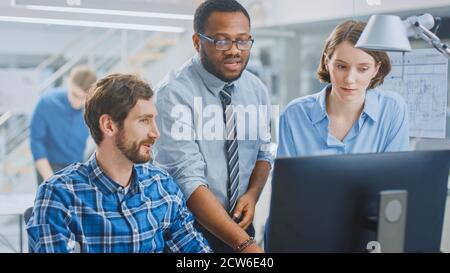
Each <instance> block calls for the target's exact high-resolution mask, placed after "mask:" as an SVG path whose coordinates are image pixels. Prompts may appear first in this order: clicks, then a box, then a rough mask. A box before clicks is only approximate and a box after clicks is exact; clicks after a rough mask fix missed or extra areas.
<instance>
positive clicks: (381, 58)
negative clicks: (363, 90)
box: [317, 20, 391, 89]
mask: <svg viewBox="0 0 450 273" xmlns="http://www.w3.org/2000/svg"><path fill="white" fill-rule="evenodd" d="M365 26H366V23H364V22H360V21H354V20H348V21H345V22H343V23H341V24H339V25H338V26H337V27H336V28H335V29H334V30H333V32H331V34H330V36H329V37H328V39H327V41H326V43H325V46H324V48H323V51H322V57H321V58H320V64H319V67H318V69H317V78H318V79H319V81H321V82H325V83H330V82H331V79H330V73H329V72H328V69H327V63H328V60H329V59H330V58H331V56H333V53H334V51H335V49H336V47H337V46H338V45H339V44H341V43H342V42H344V41H347V42H350V43H351V44H352V45H356V42H357V41H358V39H359V37H360V36H361V33H362V32H363V30H364V27H365ZM362 50H363V51H364V52H366V53H367V54H369V55H370V56H372V57H373V58H374V60H375V64H380V69H379V70H378V73H377V75H376V76H375V77H374V78H373V79H372V81H371V82H370V84H369V87H368V88H369V89H371V88H375V87H377V86H379V85H381V84H382V83H383V81H384V77H386V75H387V74H389V72H390V71H391V62H390V60H389V55H388V54H387V53H386V52H381V51H372V50H366V49H362Z"/></svg>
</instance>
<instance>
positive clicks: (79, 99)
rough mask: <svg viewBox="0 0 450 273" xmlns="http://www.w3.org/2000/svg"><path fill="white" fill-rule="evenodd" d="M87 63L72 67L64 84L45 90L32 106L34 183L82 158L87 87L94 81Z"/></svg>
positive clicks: (31, 138)
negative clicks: (64, 85)
mask: <svg viewBox="0 0 450 273" xmlns="http://www.w3.org/2000/svg"><path fill="white" fill-rule="evenodd" d="M96 79H97V77H96V73H95V71H94V70H93V69H92V68H90V67H89V66H88V65H79V66H76V67H74V68H73V69H72V71H71V72H70V75H69V79H68V84H67V87H66V88H57V89H53V90H50V91H49V92H47V93H45V94H44V95H43V96H42V97H41V99H40V100H39V102H38V104H37V105H36V108H35V109H34V112H33V115H32V118H31V124H30V145H31V152H32V154H33V158H34V161H35V164H36V169H37V177H38V184H41V183H42V182H43V181H45V180H47V179H48V178H49V177H50V176H51V175H53V173H54V172H56V171H58V170H61V169H62V168H64V167H66V166H68V165H70V164H72V163H75V162H80V161H83V159H84V150H85V148H86V141H87V139H88V136H89V132H88V128H87V127H86V124H85V123H84V120H83V107H84V103H85V101H86V96H87V91H88V90H89V88H90V86H91V85H92V84H93V83H94V82H95V81H96Z"/></svg>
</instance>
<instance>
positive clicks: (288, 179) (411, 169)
mask: <svg viewBox="0 0 450 273" xmlns="http://www.w3.org/2000/svg"><path fill="white" fill-rule="evenodd" d="M449 164H450V151H411V152H395V153H394V152H393V153H378V154H347V155H329V156H315V157H299V158H278V159H276V161H275V168H274V175H273V183H272V199H271V207H270V217H269V220H268V225H267V233H266V244H267V246H266V249H267V250H268V252H371V251H369V249H370V250H372V248H371V247H372V245H371V244H373V243H377V239H379V238H380V237H379V236H381V235H383V234H380V232H384V233H385V234H384V235H383V236H385V237H384V242H389V243H390V241H391V240H390V239H392V240H393V241H395V240H397V241H398V242H400V243H401V244H402V250H403V251H404V252H439V251H440V245H441V236H442V226H443V218H444V211H445V203H446V197H447V181H448V175H449V166H450V165H449ZM386 193H387V196H388V197H389V195H390V193H394V197H395V196H396V195H398V193H400V198H399V200H400V201H399V200H393V202H391V203H390V205H389V206H386V203H387V201H389V200H387V201H386V200H383V198H384V197H385V196H384V195H385V194H386ZM405 193H406V195H407V197H406V196H405ZM397 197H398V196H397ZM405 197H406V198H405ZM402 198H403V199H402ZM388 199H389V198H388ZM394 199H395V198H394ZM380 200H381V201H380ZM390 201H392V200H390ZM382 205H383V206H384V207H383V206H382ZM381 207H383V208H382V209H380V208H381ZM402 209H403V210H402ZM405 211H406V214H405ZM384 213H386V215H384V216H382V218H378V217H381V216H380V215H382V214H384ZM398 213H400V215H401V217H400V216H398ZM389 214H390V215H389ZM374 217H377V218H376V219H375V218H374ZM392 217H394V219H391V218H392ZM389 220H391V221H393V223H390V222H389ZM394 220H395V221H396V220H398V221H397V222H399V223H400V224H398V223H395V221H394ZM374 222H375V223H374ZM402 222H403V227H402ZM390 224H392V226H390ZM386 227H387V229H386ZM402 228H403V231H402V230H401V229H402ZM377 229H378V230H377ZM380 229H383V231H380ZM386 231H387V232H386ZM391 231H392V232H391ZM402 232H403V233H404V237H403V238H399V237H402V236H403V235H402ZM391 233H395V234H400V235H399V236H397V237H396V236H392V234H391ZM386 236H387V237H386ZM386 238H387V239H388V240H386ZM389 238H390V239H389ZM394 243H395V242H394ZM378 247H381V249H379V250H381V251H380V252H383V244H381V245H379V246H378ZM385 252H386V251H385Z"/></svg>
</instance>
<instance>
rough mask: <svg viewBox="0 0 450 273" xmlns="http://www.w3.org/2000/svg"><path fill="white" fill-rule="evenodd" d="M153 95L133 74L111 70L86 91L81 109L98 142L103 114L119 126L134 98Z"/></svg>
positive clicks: (121, 124)
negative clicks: (85, 97) (116, 72)
mask: <svg viewBox="0 0 450 273" xmlns="http://www.w3.org/2000/svg"><path fill="white" fill-rule="evenodd" d="M152 97H153V90H152V89H151V87H150V86H149V85H148V84H147V83H146V82H145V81H143V80H141V79H139V78H138V77H137V76H134V75H124V74H111V75H109V76H106V77H104V78H103V79H100V80H99V81H97V82H96V83H95V84H94V85H93V86H92V87H91V89H90V90H89V92H88V96H87V99H86V107H85V112H84V120H85V121H86V124H87V126H88V127H89V130H90V132H91V135H92V138H93V139H94V141H95V143H97V145H98V144H100V142H101V141H102V140H103V134H102V131H101V130H100V117H101V116H102V115H103V114H107V115H109V116H110V117H111V119H112V120H113V121H114V122H115V123H117V124H118V126H119V128H122V126H123V121H124V120H125V119H126V117H127V116H128V114H129V113H130V111H131V109H132V108H133V107H134V106H135V105H136V103H137V101H138V100H139V99H145V100H149V99H150V98H152Z"/></svg>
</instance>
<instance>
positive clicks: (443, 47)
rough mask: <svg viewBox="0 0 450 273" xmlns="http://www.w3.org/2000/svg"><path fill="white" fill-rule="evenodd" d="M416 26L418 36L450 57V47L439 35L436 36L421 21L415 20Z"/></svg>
mask: <svg viewBox="0 0 450 273" xmlns="http://www.w3.org/2000/svg"><path fill="white" fill-rule="evenodd" d="M414 26H415V31H416V34H417V36H418V37H420V38H421V39H422V40H424V41H426V42H427V43H428V44H430V45H432V46H433V47H434V48H435V49H436V50H437V51H439V52H440V53H441V54H442V55H444V56H445V57H447V58H448V59H450V48H449V45H448V44H446V43H443V42H442V41H441V39H439V37H438V36H436V35H435V34H434V33H433V32H431V31H429V30H428V29H427V28H426V27H424V26H423V25H421V24H420V23H419V22H415V23H414Z"/></svg>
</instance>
